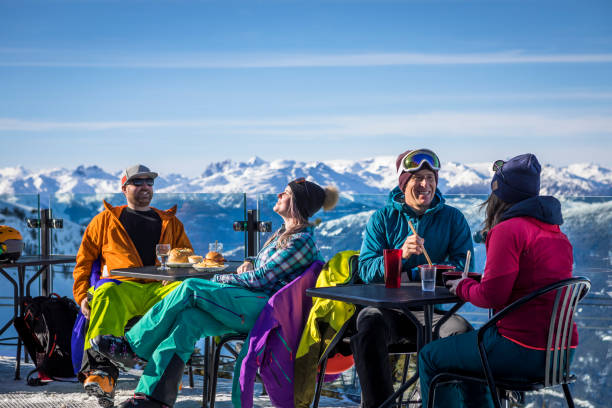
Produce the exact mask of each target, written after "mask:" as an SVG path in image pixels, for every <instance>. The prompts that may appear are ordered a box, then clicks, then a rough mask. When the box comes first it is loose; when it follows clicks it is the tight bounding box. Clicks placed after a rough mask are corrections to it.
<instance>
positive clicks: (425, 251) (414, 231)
mask: <svg viewBox="0 0 612 408" xmlns="http://www.w3.org/2000/svg"><path fill="white" fill-rule="evenodd" d="M408 225H409V226H410V229H411V230H412V233H413V234H414V235H418V234H417V232H416V230H415V229H414V225H412V221H408ZM423 255H425V259H427V263H428V264H429V266H433V264H432V263H431V259H430V258H429V255H428V254H427V250H426V249H425V245H423Z"/></svg>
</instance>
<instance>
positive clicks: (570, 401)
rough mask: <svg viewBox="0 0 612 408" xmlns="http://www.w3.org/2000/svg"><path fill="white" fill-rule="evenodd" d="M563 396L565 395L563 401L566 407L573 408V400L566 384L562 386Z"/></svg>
mask: <svg viewBox="0 0 612 408" xmlns="http://www.w3.org/2000/svg"><path fill="white" fill-rule="evenodd" d="M563 394H565V400H566V401H567V406H568V407H569V408H574V399H573V398H572V393H571V391H570V388H569V385H568V384H563Z"/></svg>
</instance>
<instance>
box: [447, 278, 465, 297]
mask: <svg viewBox="0 0 612 408" xmlns="http://www.w3.org/2000/svg"><path fill="white" fill-rule="evenodd" d="M464 279H467V277H463V278H461V279H455V280H452V281H448V282H446V287H447V288H448V290H449V291H450V293H452V294H453V295H456V294H457V286H459V282H461V281H462V280H464Z"/></svg>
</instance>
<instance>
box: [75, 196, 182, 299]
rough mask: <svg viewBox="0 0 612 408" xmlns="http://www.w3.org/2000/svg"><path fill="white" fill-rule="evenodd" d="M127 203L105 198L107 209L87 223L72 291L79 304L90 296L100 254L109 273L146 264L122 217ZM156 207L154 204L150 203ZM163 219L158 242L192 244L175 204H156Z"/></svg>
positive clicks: (131, 279)
mask: <svg viewBox="0 0 612 408" xmlns="http://www.w3.org/2000/svg"><path fill="white" fill-rule="evenodd" d="M125 207H127V206H126V205H122V206H119V207H113V206H111V205H110V204H108V203H107V202H106V201H104V208H105V210H104V211H102V212H101V213H99V214H97V215H96V216H95V217H94V218H93V219H92V220H91V222H90V223H89V225H88V226H87V229H86V230H85V233H84V234H83V240H82V241H81V246H80V248H79V252H78V253H77V257H76V266H75V267H74V272H73V277H74V284H73V287H72V293H73V295H74V300H75V301H76V302H77V304H78V305H80V304H81V301H82V300H83V299H84V298H85V297H86V296H87V289H89V277H90V274H91V265H92V263H93V262H94V261H95V260H96V259H98V258H100V261H101V265H100V267H101V268H102V270H104V266H106V268H107V270H108V272H109V273H110V272H111V271H112V270H114V269H118V268H131V267H139V266H143V264H142V260H141V259H140V255H139V254H138V250H137V249H136V246H135V245H134V243H133V242H132V240H131V239H130V236H129V235H128V233H127V231H126V230H125V228H124V227H123V224H121V221H119V216H120V215H121V211H123V209H124V208H125ZM151 208H153V207H151ZM153 210H155V212H156V213H157V214H158V215H159V217H160V218H161V221H162V229H161V236H160V239H159V242H161V243H169V244H170V245H171V247H172V248H192V246H191V242H190V241H189V238H187V234H185V228H184V227H183V224H182V223H181V222H180V221H179V219H178V218H176V215H175V214H176V205H175V206H174V207H172V208H170V209H169V210H166V211H161V210H158V209H157V208H153ZM107 278H111V279H118V280H124V281H138V282H155V281H153V280H148V279H137V278H131V277H127V276H117V275H110V276H107Z"/></svg>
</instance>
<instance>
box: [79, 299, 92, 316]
mask: <svg viewBox="0 0 612 408" xmlns="http://www.w3.org/2000/svg"><path fill="white" fill-rule="evenodd" d="M81 313H83V316H85V318H86V319H87V320H89V314H90V313H91V309H90V308H89V302H88V301H87V298H85V299H83V300H81Z"/></svg>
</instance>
